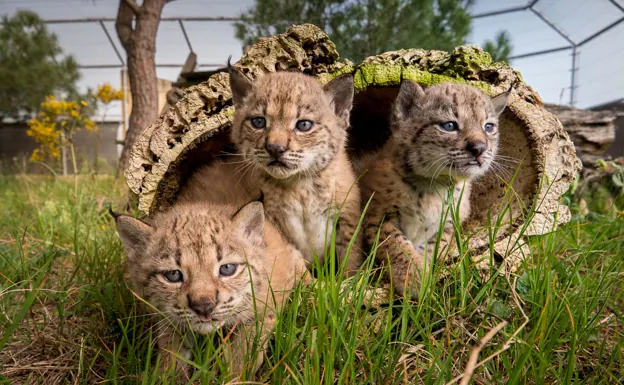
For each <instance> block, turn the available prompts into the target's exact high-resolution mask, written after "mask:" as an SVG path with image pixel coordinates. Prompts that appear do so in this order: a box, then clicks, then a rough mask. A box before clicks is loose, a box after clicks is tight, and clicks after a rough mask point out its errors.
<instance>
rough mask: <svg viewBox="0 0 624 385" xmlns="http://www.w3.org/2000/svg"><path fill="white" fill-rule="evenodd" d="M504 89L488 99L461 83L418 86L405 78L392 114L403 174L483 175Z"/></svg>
mask: <svg viewBox="0 0 624 385" xmlns="http://www.w3.org/2000/svg"><path fill="white" fill-rule="evenodd" d="M507 95H508V94H507V93H503V94H501V95H498V96H496V97H494V98H490V97H489V96H487V95H486V94H484V93H483V92H481V91H480V90H478V89H476V88H474V87H471V86H468V85H463V84H449V83H446V84H441V85H436V86H432V87H429V88H427V89H425V90H423V89H422V88H421V87H420V86H419V85H418V84H417V83H415V82H412V81H409V80H405V81H403V83H402V84H401V89H400V91H399V95H398V97H397V101H396V104H395V110H394V115H393V118H392V125H393V135H394V136H395V138H396V141H395V143H398V144H400V145H399V147H400V152H398V153H397V156H399V157H401V158H403V162H404V165H403V167H405V168H406V172H407V173H408V174H409V173H414V174H416V175H419V176H422V177H426V178H433V179H438V178H440V177H450V178H451V179H452V180H466V179H471V178H474V177H477V176H479V175H482V174H484V173H485V172H486V171H487V170H488V169H489V167H490V165H491V164H492V161H493V159H494V157H495V156H496V152H497V150H498V141H499V131H498V116H499V114H500V113H501V112H502V111H503V109H504V108H505V106H506V104H507Z"/></svg>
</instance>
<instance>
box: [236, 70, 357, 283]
mask: <svg viewBox="0 0 624 385" xmlns="http://www.w3.org/2000/svg"><path fill="white" fill-rule="evenodd" d="M230 87H231V89H232V99H233V102H234V106H235V107H236V111H235V113H234V120H233V123H232V135H231V137H232V142H233V144H234V145H235V146H236V147H237V149H238V151H239V152H240V153H241V154H242V156H243V159H244V161H245V162H248V164H249V167H250V168H253V169H260V170H261V172H262V176H261V177H260V187H261V189H262V192H263V193H264V205H265V211H266V214H267V216H268V217H269V218H270V219H271V220H272V221H274V223H276V225H277V226H278V227H279V229H280V230H281V231H282V233H283V234H284V235H285V236H286V238H287V239H288V240H289V241H290V242H291V243H292V244H294V245H296V246H297V248H298V249H299V250H300V251H301V252H302V253H303V255H304V257H305V258H306V259H307V260H308V261H313V258H314V257H313V256H314V253H316V255H318V257H319V259H320V260H321V261H323V258H324V255H325V250H326V247H327V249H328V245H329V243H330V241H331V237H332V231H333V228H334V224H333V221H334V215H335V214H338V215H339V217H338V223H337V226H336V255H337V257H338V261H339V262H342V261H343V260H344V257H345V254H346V251H347V248H348V245H349V242H350V241H351V239H352V238H353V236H354V234H355V230H356V227H357V224H358V222H359V217H360V213H361V211H360V194H359V189H358V186H357V185H356V179H355V174H354V173H353V170H352V168H351V164H350V162H349V160H348V158H347V154H346V151H345V143H346V136H347V127H348V125H349V112H350V110H351V104H352V102H353V77H352V76H350V75H342V76H338V77H337V78H335V79H334V80H332V81H331V82H330V83H329V84H327V85H326V86H325V87H322V86H321V84H320V83H319V81H318V80H317V79H315V78H313V77H311V76H307V75H303V74H300V73H295V72H278V73H271V74H266V75H264V76H261V77H260V78H258V79H257V80H256V81H255V82H253V83H252V82H251V81H249V80H248V79H247V78H246V77H245V75H243V74H242V73H241V72H239V71H238V70H236V69H234V68H232V67H230ZM349 190H350V191H349ZM343 204H344V206H343V207H342V210H340V208H341V206H342V205H343ZM339 211H340V212H339ZM361 239H362V237H361V236H359V235H358V236H357V237H356V242H355V244H354V248H353V251H352V252H351V253H350V255H349V258H348V261H347V262H346V270H347V272H354V271H355V270H357V269H358V268H359V266H360V265H361V263H362V254H361V251H362V250H361V245H360V243H361Z"/></svg>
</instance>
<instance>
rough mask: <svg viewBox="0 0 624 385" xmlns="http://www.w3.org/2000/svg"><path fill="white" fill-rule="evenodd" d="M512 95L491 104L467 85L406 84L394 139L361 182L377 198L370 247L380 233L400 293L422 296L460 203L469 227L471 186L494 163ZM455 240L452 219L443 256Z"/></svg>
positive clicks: (383, 256)
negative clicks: (424, 278)
mask: <svg viewBox="0 0 624 385" xmlns="http://www.w3.org/2000/svg"><path fill="white" fill-rule="evenodd" d="M508 96H509V91H508V92H505V93H502V94H500V95H498V96H495V97H493V98H490V97H489V96H487V95H486V94H485V93H483V92H482V91H480V90H478V89H476V88H474V87H470V86H468V85H460V84H441V85H436V86H432V87H429V88H427V89H425V90H423V89H422V88H421V87H420V86H419V85H418V84H417V83H415V82H413V81H410V80H404V81H403V82H402V83H401V86H400V89H399V93H398V96H397V99H396V102H395V104H394V108H393V112H392V115H391V123H390V124H391V129H392V136H391V138H390V140H389V141H388V142H387V143H386V144H385V146H384V147H383V148H382V149H381V150H380V152H379V154H378V155H377V157H376V158H375V159H374V160H373V162H372V163H370V166H369V167H368V172H367V173H366V174H365V175H364V176H363V178H362V180H361V182H360V186H361V189H362V194H363V195H362V198H363V200H367V199H368V198H369V197H370V196H371V195H373V198H372V202H371V205H370V209H369V211H368V215H367V219H366V226H365V235H366V239H367V242H368V243H369V245H372V244H373V242H374V241H375V239H376V237H377V233H378V232H379V246H378V248H377V250H376V256H377V258H378V260H379V261H381V262H382V263H389V265H390V266H389V267H390V270H391V278H392V282H393V286H394V288H395V290H396V291H397V292H399V293H402V294H406V295H411V296H412V297H416V296H417V294H418V291H419V289H420V275H421V274H422V273H423V269H424V268H425V266H426V265H428V264H429V263H430V258H431V256H432V254H433V251H434V250H433V247H434V245H435V243H436V240H437V238H438V231H439V229H440V223H441V222H440V221H441V219H442V218H443V213H444V212H445V210H446V208H447V207H448V204H453V205H455V207H457V204H458V203H459V217H460V219H461V220H462V221H463V220H464V219H466V218H467V217H468V215H469V214H470V190H471V181H472V180H474V179H475V178H476V177H478V176H480V175H482V174H484V173H485V172H486V171H487V170H488V169H489V168H490V166H491V165H492V163H493V162H494V157H495V156H496V152H497V150H498V141H499V128H498V116H499V115H500V114H501V112H502V111H503V110H504V109H505V106H506V104H507V99H508ZM450 191H452V202H449V201H448V197H449V192H450ZM373 193H374V194H373ZM460 197H461V201H460ZM452 234H453V225H452V222H451V217H450V216H448V217H447V219H446V222H445V223H444V232H443V234H442V235H441V239H442V242H441V244H440V249H441V250H442V249H445V248H447V246H448V244H449V242H450V241H451V236H452ZM425 255H426V257H425Z"/></svg>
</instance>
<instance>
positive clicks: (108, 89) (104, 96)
mask: <svg viewBox="0 0 624 385" xmlns="http://www.w3.org/2000/svg"><path fill="white" fill-rule="evenodd" d="M95 96H96V98H97V100H99V101H101V102H102V103H104V104H109V103H111V102H114V101H116V100H123V96H124V95H123V91H122V90H116V89H114V88H113V86H112V85H111V84H110V83H104V84H102V85H101V86H99V87H98V88H97V93H96V94H95Z"/></svg>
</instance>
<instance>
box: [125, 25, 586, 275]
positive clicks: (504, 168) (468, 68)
mask: <svg viewBox="0 0 624 385" xmlns="http://www.w3.org/2000/svg"><path fill="white" fill-rule="evenodd" d="M235 65H236V67H237V68H239V69H240V70H242V71H243V73H245V74H247V76H248V77H249V78H251V79H255V78H257V77H258V76H261V75H262V74H263V73H266V72H274V71H284V70H290V71H300V72H303V73H306V74H309V75H312V76H316V77H317V78H318V79H319V80H320V81H321V82H323V83H326V82H328V81H330V80H331V79H332V78H334V77H335V76H337V75H339V74H343V73H352V74H353V75H354V84H355V87H356V96H355V100H354V108H353V110H352V113H351V115H352V121H351V127H350V129H349V143H348V146H349V151H350V156H351V157H352V158H354V159H355V158H357V157H359V156H362V155H366V154H367V153H370V152H371V151H374V150H376V149H377V148H379V147H380V146H381V144H383V142H384V141H385V140H387V138H388V136H389V131H388V126H387V118H388V116H389V111H390V110H389V108H390V105H391V103H392V101H393V99H394V97H395V96H396V93H397V91H398V86H399V84H400V81H401V79H402V78H407V79H411V80H414V81H417V82H419V83H420V84H422V85H423V86H428V85H432V84H437V83H441V82H457V83H467V84H470V85H473V86H475V87H478V88H480V89H481V90H483V91H485V92H486V93H488V94H490V95H495V94H498V93H500V92H503V91H506V90H507V89H509V88H510V87H512V89H513V91H512V97H511V99H510V103H509V105H508V108H507V109H506V110H505V112H504V113H503V115H502V117H501V123H500V126H501V130H500V132H501V141H500V152H499V154H500V155H501V157H500V158H499V159H500V164H501V165H500V166H499V167H498V168H497V169H496V170H492V172H488V173H487V174H486V175H485V176H484V177H482V178H480V179H479V180H478V182H477V183H476V186H475V188H474V192H473V196H472V202H471V203H472V208H473V209H472V212H473V214H472V216H471V217H470V218H469V220H468V221H467V222H466V224H465V228H466V229H467V231H468V232H470V233H471V234H473V236H472V237H471V241H470V244H469V246H470V249H471V250H472V253H473V256H475V257H478V256H482V257H483V261H484V262H487V263H489V262H491V261H492V260H494V259H498V260H502V261H505V263H504V264H503V265H504V266H508V267H510V268H512V269H513V268H514V267H515V266H517V262H518V260H519V259H520V258H522V257H523V256H524V255H526V253H527V248H526V246H525V245H524V243H523V239H524V237H525V236H530V235H538V234H543V233H546V232H549V231H552V230H553V229H555V228H556V226H557V225H559V224H561V223H565V222H567V221H569V219H570V213H569V211H568V208H567V207H566V206H564V205H561V204H560V198H561V196H562V195H563V194H564V193H565V192H566V191H567V190H568V187H569V185H570V183H571V182H572V181H573V180H574V178H575V177H576V175H577V174H578V171H579V170H580V167H581V163H580V161H579V160H578V159H577V157H576V154H575V149H574V145H573V143H572V142H571V141H570V138H569V136H568V134H567V133H566V132H565V131H564V129H563V127H562V125H561V123H560V122H559V120H558V119H557V118H556V117H555V116H554V115H553V114H551V113H550V112H548V111H547V110H546V109H545V108H544V105H543V103H542V100H541V99H540V97H539V95H538V94H537V93H536V92H535V91H534V90H533V89H532V88H531V87H530V86H528V85H526V84H525V83H524V81H523V80H522V77H521V76H520V74H519V73H518V72H517V71H515V70H514V69H512V68H510V67H509V66H507V65H506V64H504V63H494V62H492V60H491V58H490V56H489V55H488V54H487V53H484V52H483V51H482V50H481V49H479V48H477V47H472V46H462V47H457V48H456V49H454V50H453V52H451V53H447V52H442V51H426V50H420V49H407V50H400V51H394V52H387V53H383V54H381V55H377V56H372V57H369V58H367V59H366V60H364V62H363V63H361V64H360V65H357V66H356V65H354V64H353V63H351V62H349V61H348V60H339V55H338V52H337V50H336V47H335V45H334V44H333V43H332V42H331V41H330V39H329V37H328V36H327V34H326V33H324V32H323V31H321V30H320V29H319V28H317V27H316V26H314V25H310V24H305V25H300V26H293V27H292V28H290V29H289V30H288V31H287V32H286V33H284V34H281V35H277V36H274V37H269V38H263V39H260V40H258V42H257V43H256V44H255V45H253V46H252V47H251V48H250V49H249V51H248V52H247V54H246V55H244V56H243V57H242V58H241V60H240V61H239V62H238V63H236V64H235ZM232 114H233V106H232V101H231V93H230V89H229V78H228V74H227V73H217V74H215V75H213V76H212V77H210V78H209V79H208V80H207V81H205V82H203V83H201V84H199V85H196V86H192V87H189V88H187V89H186V90H185V91H184V96H183V97H182V99H180V100H179V101H178V102H177V103H176V104H175V105H174V106H173V107H172V108H170V109H169V110H168V111H166V112H165V113H164V114H163V115H162V116H161V117H160V118H159V119H158V121H156V122H155V123H154V124H153V125H151V126H150V127H148V128H147V129H145V131H144V132H143V133H142V134H141V136H140V138H139V139H138V140H137V142H136V144H135V145H134V147H133V148H132V152H131V157H130V163H129V167H128V168H127V169H126V172H125V176H126V179H127V182H128V185H129V186H130V188H131V190H132V191H133V192H134V193H135V194H136V195H137V197H138V205H139V211H140V212H142V213H143V214H144V215H148V216H151V215H153V214H154V213H155V212H158V211H160V210H165V209H167V208H168V207H170V205H171V204H173V203H174V202H175V199H176V193H177V192H178V190H179V189H180V186H181V185H182V184H183V183H184V182H185V180H186V179H187V178H188V176H189V175H190V174H191V173H192V172H193V171H194V170H195V169H197V168H198V167H199V166H201V165H202V164H206V163H209V162H210V161H211V159H212V157H213V156H214V155H215V154H217V153H219V152H222V151H228V149H229V146H230V143H229V136H228V131H229V127H230V124H231V118H232ZM503 157H504V158H503ZM215 183H217V182H215ZM528 213H530V215H527V214H528ZM497 218H498V219H499V221H498V224H497V226H496V228H497V230H496V232H495V233H494V234H491V233H488V231H486V230H484V229H483V228H484V227H486V226H487V224H488V221H489V222H490V223H496V221H497Z"/></svg>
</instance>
